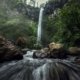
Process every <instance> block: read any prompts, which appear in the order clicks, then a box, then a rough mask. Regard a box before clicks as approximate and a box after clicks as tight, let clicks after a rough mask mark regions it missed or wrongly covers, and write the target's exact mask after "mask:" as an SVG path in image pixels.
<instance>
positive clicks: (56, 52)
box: [33, 42, 67, 59]
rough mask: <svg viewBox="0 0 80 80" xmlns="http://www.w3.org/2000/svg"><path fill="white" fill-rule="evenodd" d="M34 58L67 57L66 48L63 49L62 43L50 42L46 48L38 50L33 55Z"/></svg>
mask: <svg viewBox="0 0 80 80" xmlns="http://www.w3.org/2000/svg"><path fill="white" fill-rule="evenodd" d="M33 57H34V58H59V59H65V58H67V50H65V49H64V47H63V44H60V43H54V42H52V43H50V44H49V45H48V48H43V49H41V50H38V51H36V52H35V53H34V55H33Z"/></svg>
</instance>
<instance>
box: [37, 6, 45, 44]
mask: <svg viewBox="0 0 80 80" xmlns="http://www.w3.org/2000/svg"><path fill="white" fill-rule="evenodd" d="M43 11H44V8H43V7H41V9H40V13H39V22H38V30H37V44H40V43H41V35H42V19H43Z"/></svg>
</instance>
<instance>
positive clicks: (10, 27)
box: [0, 0, 37, 47]
mask: <svg viewBox="0 0 80 80" xmlns="http://www.w3.org/2000/svg"><path fill="white" fill-rule="evenodd" d="M4 1H5V0H3V1H2V2H1V3H4V4H5V5H1V7H0V35H3V36H5V37H6V38H8V39H10V40H14V41H16V39H17V38H18V37H20V36H23V37H25V38H28V39H29V42H28V45H26V46H27V47H31V46H33V44H34V43H36V41H35V40H36V29H37V25H36V22H34V21H32V20H30V19H29V18H27V17H26V15H24V14H21V13H19V12H18V11H17V10H16V8H14V7H15V5H17V4H19V2H20V0H11V1H9V0H6V2H8V3H5V2H4ZM1 3H0V4H1ZM9 4H10V5H9ZM14 4H15V5H14ZM8 5H9V6H8ZM6 6H7V7H6Z"/></svg>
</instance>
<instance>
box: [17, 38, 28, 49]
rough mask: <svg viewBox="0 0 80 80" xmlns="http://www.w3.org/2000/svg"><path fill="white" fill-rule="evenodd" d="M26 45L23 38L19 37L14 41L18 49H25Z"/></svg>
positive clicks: (25, 40)
mask: <svg viewBox="0 0 80 80" xmlns="http://www.w3.org/2000/svg"><path fill="white" fill-rule="evenodd" d="M26 44H27V39H26V38H25V37H19V38H18V39H17V40H16V45H17V46H19V47H20V48H25V47H26Z"/></svg>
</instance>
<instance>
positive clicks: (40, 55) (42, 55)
mask: <svg viewBox="0 0 80 80" xmlns="http://www.w3.org/2000/svg"><path fill="white" fill-rule="evenodd" d="M48 51H49V49H48V48H43V49H41V50H37V51H35V52H34V53H33V58H47V57H48V56H47V53H48Z"/></svg>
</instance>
